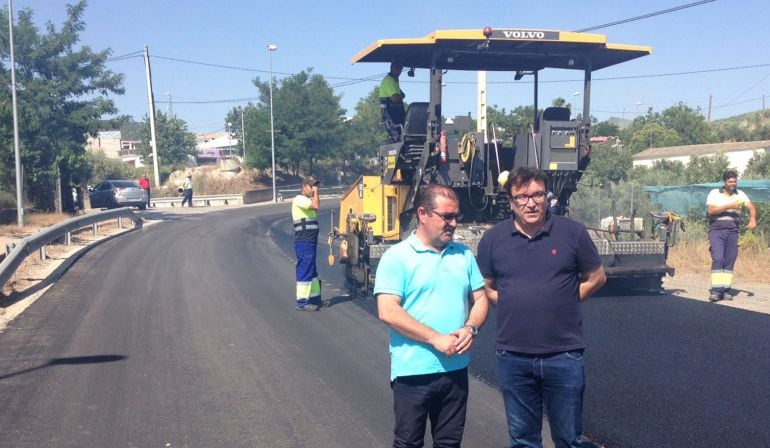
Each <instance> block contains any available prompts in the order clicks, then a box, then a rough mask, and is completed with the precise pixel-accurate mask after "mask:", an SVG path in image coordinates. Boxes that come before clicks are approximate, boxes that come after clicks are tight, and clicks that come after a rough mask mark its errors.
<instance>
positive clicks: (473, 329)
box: [464, 324, 479, 337]
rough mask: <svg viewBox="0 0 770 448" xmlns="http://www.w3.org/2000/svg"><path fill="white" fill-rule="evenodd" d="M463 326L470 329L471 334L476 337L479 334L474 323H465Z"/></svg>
mask: <svg viewBox="0 0 770 448" xmlns="http://www.w3.org/2000/svg"><path fill="white" fill-rule="evenodd" d="M464 326H465V327H468V329H469V330H471V336H473V337H476V335H477V334H479V329H478V328H477V327H476V326H475V325H473V324H465V325H464Z"/></svg>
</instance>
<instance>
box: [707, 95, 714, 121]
mask: <svg viewBox="0 0 770 448" xmlns="http://www.w3.org/2000/svg"><path fill="white" fill-rule="evenodd" d="M712 98H713V95H709V114H708V117H707V118H706V123H711V99H712Z"/></svg>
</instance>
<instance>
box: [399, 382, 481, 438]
mask: <svg viewBox="0 0 770 448" xmlns="http://www.w3.org/2000/svg"><path fill="white" fill-rule="evenodd" d="M391 387H392V388H393V410H394V412H395V416H396V426H395V429H394V431H393V434H394V439H393V448H419V447H422V446H423V443H424V438H425V425H426V421H427V420H428V419H430V428H431V435H432V436H433V446H434V447H441V448H447V447H459V446H460V443H461V442H462V439H463V431H464V430H465V410H466V407H467V404H468V369H467V368H466V369H460V370H455V371H452V372H445V373H432V374H428V375H413V376H402V377H399V378H396V380H395V381H393V383H392V384H391Z"/></svg>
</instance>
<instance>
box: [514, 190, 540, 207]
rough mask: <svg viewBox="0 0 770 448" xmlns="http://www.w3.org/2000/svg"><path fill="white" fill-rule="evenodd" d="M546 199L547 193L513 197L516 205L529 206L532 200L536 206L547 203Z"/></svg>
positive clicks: (538, 192)
mask: <svg viewBox="0 0 770 448" xmlns="http://www.w3.org/2000/svg"><path fill="white" fill-rule="evenodd" d="M545 197H546V193H545V191H536V192H535V193H533V194H517V195H516V196H511V199H513V203H514V204H516V205H527V204H529V200H530V199H532V201H533V202H534V203H535V204H542V203H543V202H545Z"/></svg>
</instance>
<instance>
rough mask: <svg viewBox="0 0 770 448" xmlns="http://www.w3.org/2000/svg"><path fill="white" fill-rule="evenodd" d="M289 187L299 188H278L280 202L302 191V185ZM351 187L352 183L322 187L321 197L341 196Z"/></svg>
mask: <svg viewBox="0 0 770 448" xmlns="http://www.w3.org/2000/svg"><path fill="white" fill-rule="evenodd" d="M287 186H288V187H297V188H281V189H279V190H278V194H277V195H276V196H277V198H276V199H277V200H278V202H283V201H284V200H285V199H286V198H291V197H294V196H296V195H298V194H299V193H300V192H301V191H302V185H301V184H297V185H287ZM349 188H350V185H336V186H333V187H323V186H322V187H321V197H324V196H341V195H342V194H343V193H345V192H346V191H348V189H349Z"/></svg>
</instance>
